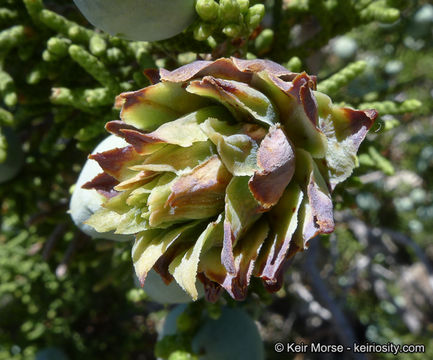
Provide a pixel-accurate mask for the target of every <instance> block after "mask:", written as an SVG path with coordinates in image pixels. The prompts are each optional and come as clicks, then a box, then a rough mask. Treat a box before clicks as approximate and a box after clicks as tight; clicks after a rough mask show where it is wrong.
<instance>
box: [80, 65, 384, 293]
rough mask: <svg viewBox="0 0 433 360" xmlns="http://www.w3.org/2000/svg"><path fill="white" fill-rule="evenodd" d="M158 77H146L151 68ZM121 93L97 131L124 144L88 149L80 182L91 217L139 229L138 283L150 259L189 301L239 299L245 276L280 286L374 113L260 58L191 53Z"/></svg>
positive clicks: (320, 224) (329, 215)
mask: <svg viewBox="0 0 433 360" xmlns="http://www.w3.org/2000/svg"><path fill="white" fill-rule="evenodd" d="M154 75H155V74H154ZM153 78H154V79H155V81H158V82H157V83H155V84H154V85H152V86H149V87H147V88H145V89H142V90H139V91H135V92H128V93H123V94H121V95H119V97H118V98H117V103H118V105H121V106H122V111H121V119H122V121H111V122H109V123H108V124H107V125H106V129H107V130H108V131H109V132H111V133H113V134H116V135H118V136H121V137H123V138H124V139H125V140H126V141H127V142H128V143H129V144H130V145H129V146H127V147H124V148H122V149H114V150H110V151H106V152H103V153H100V154H96V155H91V156H90V158H92V159H95V160H96V161H98V163H99V165H100V166H101V167H102V168H103V169H104V173H102V174H100V175H98V176H97V177H96V178H95V179H93V180H92V181H91V182H89V183H87V184H85V185H84V187H85V188H95V189H97V190H99V191H100V192H101V193H104V194H105V195H106V197H107V201H106V203H105V205H104V207H105V208H104V209H103V210H101V211H100V212H99V213H96V214H95V215H93V216H92V217H91V218H90V219H89V220H88V222H87V223H88V224H89V225H91V226H93V227H94V228H95V229H96V230H97V231H101V232H105V231H110V230H115V231H116V232H117V233H120V234H136V240H135V244H134V247H133V249H132V258H133V261H134V266H135V270H136V273H137V276H138V278H139V279H140V281H141V282H144V281H145V279H146V275H147V273H148V272H149V270H150V269H151V268H154V269H155V270H156V271H157V272H158V273H159V274H160V275H161V276H162V278H163V279H164V281H166V282H167V283H169V282H171V281H172V280H173V278H174V279H175V280H176V281H177V282H178V283H179V284H180V286H181V287H182V288H183V289H184V290H185V291H187V292H188V293H189V294H190V295H191V297H192V298H193V299H195V298H196V297H197V290H196V286H195V284H196V278H197V277H198V279H199V280H201V281H202V282H203V283H204V285H205V289H206V295H207V298H208V300H210V301H214V300H215V299H216V298H217V296H218V295H219V293H220V292H221V289H222V288H224V289H225V290H227V292H228V293H229V294H230V295H231V296H232V297H233V298H235V299H237V300H241V299H244V298H245V296H246V293H247V287H248V284H249V281H250V277H251V275H254V276H257V277H260V278H261V279H262V280H263V282H264V284H265V287H266V288H267V289H268V290H269V291H276V290H278V289H279V288H280V287H281V285H282V284H281V282H282V273H283V266H284V263H285V262H286V261H287V260H288V259H289V258H290V257H292V256H293V255H294V254H295V253H296V252H298V251H302V250H304V249H305V248H307V247H308V241H309V239H311V238H312V237H314V236H316V235H317V234H321V233H324V234H328V233H331V232H332V231H333V230H334V220H333V207H332V201H331V196H330V192H331V191H332V190H333V189H334V187H335V186H336V185H337V184H338V183H340V182H341V181H343V180H345V179H346V178H347V177H348V176H349V175H350V174H351V172H352V170H353V168H354V167H355V164H356V155H355V154H356V152H357V150H358V147H359V145H360V143H361V142H362V140H363V139H364V137H365V135H366V133H367V132H368V129H369V128H370V127H371V126H372V124H373V122H374V120H375V118H376V116H377V113H376V111H375V110H365V111H359V110H353V109H349V108H340V107H337V106H335V105H333V104H332V102H331V100H330V98H329V97H328V96H326V95H325V94H322V93H320V92H317V91H315V90H314V89H315V88H316V78H315V77H313V76H308V75H307V74H306V73H302V74H297V73H292V72H290V71H288V70H286V69H285V68H284V67H282V66H280V65H278V64H276V63H274V62H271V61H268V60H240V59H236V58H231V59H226V58H222V59H218V60H216V61H196V62H194V63H192V64H189V65H186V66H183V67H181V68H179V69H177V70H174V71H172V72H170V71H167V70H164V69H161V70H160V72H159V78H158V77H157V76H153Z"/></svg>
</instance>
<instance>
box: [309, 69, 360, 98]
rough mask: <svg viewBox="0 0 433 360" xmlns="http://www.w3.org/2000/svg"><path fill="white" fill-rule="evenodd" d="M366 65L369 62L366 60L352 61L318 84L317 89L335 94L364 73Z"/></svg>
mask: <svg viewBox="0 0 433 360" xmlns="http://www.w3.org/2000/svg"><path fill="white" fill-rule="evenodd" d="M366 67H367V64H366V62H365V61H356V62H353V63H350V64H349V65H347V66H346V67H344V68H343V69H341V70H340V71H338V72H337V73H336V74H334V75H332V76H331V77H330V78H328V79H326V80H324V81H322V82H320V83H319V85H318V86H317V90H319V91H321V92H324V93H327V94H333V93H335V92H336V91H338V90H339V89H340V88H341V87H343V86H345V85H347V84H348V83H349V82H351V81H352V80H353V79H355V78H356V77H357V76H359V75H360V74H362V73H363V72H364V70H365V68H366Z"/></svg>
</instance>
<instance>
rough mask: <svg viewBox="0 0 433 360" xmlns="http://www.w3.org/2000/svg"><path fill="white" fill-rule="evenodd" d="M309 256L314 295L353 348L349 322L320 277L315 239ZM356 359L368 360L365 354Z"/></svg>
mask: <svg viewBox="0 0 433 360" xmlns="http://www.w3.org/2000/svg"><path fill="white" fill-rule="evenodd" d="M310 244H311V245H310V248H309V250H308V256H307V257H306V261H305V264H304V266H305V269H306V272H307V273H309V274H310V279H311V285H312V287H313V291H314V293H316V295H317V297H318V299H319V301H320V302H321V303H322V304H323V305H324V306H325V307H326V308H327V309H328V310H329V311H330V312H331V314H332V318H331V321H332V322H333V324H334V326H335V331H336V333H337V335H338V337H339V339H340V341H341V342H342V344H343V345H344V346H345V347H352V346H353V344H354V343H356V342H357V339H356V336H355V333H354V331H353V329H352V326H351V325H350V322H349V321H348V320H347V318H346V316H345V315H344V313H343V311H342V310H341V308H340V306H339V305H338V304H337V303H336V302H335V301H334V299H333V298H332V296H331V294H330V291H329V289H328V287H327V286H326V284H325V282H324V281H323V279H322V278H321V276H320V273H319V270H318V269H317V267H316V259H317V249H318V246H319V245H318V241H317V239H313V241H311V242H310ZM352 357H353V358H354V359H359V360H361V359H363V360H364V359H366V357H365V355H363V354H352Z"/></svg>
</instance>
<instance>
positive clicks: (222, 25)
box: [193, 0, 265, 45]
mask: <svg viewBox="0 0 433 360" xmlns="http://www.w3.org/2000/svg"><path fill="white" fill-rule="evenodd" d="M195 8H196V11H197V14H198V15H199V18H200V19H199V21H197V22H196V24H195V25H194V30H193V34H194V38H195V39H196V40H197V41H206V40H208V42H209V39H210V38H218V37H221V35H222V34H223V35H225V36H226V37H228V38H237V37H248V36H249V35H250V34H251V33H252V32H253V31H254V29H256V28H257V27H258V26H259V25H260V23H261V21H262V19H263V16H264V14H265V7H264V5H263V4H256V5H252V6H250V2H249V0H220V1H219V2H217V1H215V0H197V2H196V5H195ZM210 41H211V43H212V40H210ZM210 45H211V44H210Z"/></svg>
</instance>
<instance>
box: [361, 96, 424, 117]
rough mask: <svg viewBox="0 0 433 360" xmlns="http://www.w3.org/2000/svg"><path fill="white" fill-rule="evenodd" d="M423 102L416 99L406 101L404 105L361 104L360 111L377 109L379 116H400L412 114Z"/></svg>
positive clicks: (386, 103)
mask: <svg viewBox="0 0 433 360" xmlns="http://www.w3.org/2000/svg"><path fill="white" fill-rule="evenodd" d="M421 105H422V104H421V102H420V101H418V100H416V99H409V100H405V101H403V102H402V103H397V102H395V101H382V102H370V103H362V104H359V105H358V107H359V108H360V109H376V110H377V111H378V113H379V115H381V116H383V115H398V114H405V113H410V112H414V111H416V110H418V109H419V108H420V107H421Z"/></svg>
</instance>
